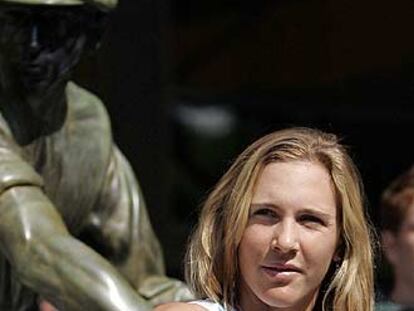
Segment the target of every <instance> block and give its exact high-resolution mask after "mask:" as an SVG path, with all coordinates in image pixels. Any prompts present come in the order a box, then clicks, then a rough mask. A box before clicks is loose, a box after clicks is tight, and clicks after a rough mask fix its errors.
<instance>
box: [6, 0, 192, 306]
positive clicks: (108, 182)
mask: <svg viewBox="0 0 414 311" xmlns="http://www.w3.org/2000/svg"><path fill="white" fill-rule="evenodd" d="M63 1H69V0H63ZM63 1H61V2H60V3H62V2H63ZM28 2H30V1H29V0H28ZM33 2H34V1H33ZM39 2H40V1H39ZM95 2H96V3H98V2H99V3H101V4H102V3H109V2H105V1H104V2H102V1H95ZM30 3H32V2H30ZM111 3H112V2H111ZM113 5H115V4H113ZM0 10H1V8H0ZM36 10H37V11H38V8H36ZM60 11H61V10H60ZM5 12H6V11H5ZM23 13H24V14H31V13H32V12H31V11H30V10H29V11H27V10H25V11H24V12H23ZM38 13H39V12H37V13H36V14H38ZM72 13H73V12H72ZM6 14H7V12H6ZM48 14H50V11H48ZM56 14H57V13H56ZM85 14H86V13H85ZM71 16H72V15H71ZM86 16H88V15H86ZM0 17H1V15H0ZM41 17H42V18H44V16H41ZM5 20H6V21H7V19H5ZM69 20H70V19H69ZM13 27H23V26H21V25H20V23H15V24H13ZM28 27H34V26H28ZM33 29H34V28H33ZM0 30H1V24H0ZM3 30H4V29H3ZM29 30H32V28H29ZM35 30H36V31H37V30H38V29H37V28H36V29H35ZM41 30H42V29H41ZM4 31H8V30H7V29H6V30H4ZM81 31H83V30H81ZM11 33H12V34H16V36H17V35H19V31H14V32H11ZM33 33H34V34H35V35H36V34H37V32H33ZM83 36H84V34H83V33H80V34H79V37H78V38H77V39H76V42H75V43H73V44H71V45H65V44H64V43H65V42H64V41H63V43H62V47H55V48H56V49H55V50H53V51H54V52H53V53H55V51H58V52H56V54H53V53H52V52H51V54H50V55H48V56H50V57H51V58H53V57H55V58H56V60H58V61H60V60H61V61H62V63H63V62H64V61H66V58H69V59H70V61H69V62H68V66H69V67H72V66H73V65H74V64H76V63H77V61H78V57H79V55H80V52H81V50H82V44H84V43H85V42H86V40H84V39H85V38H84V37H83ZM9 39H10V38H2V37H0V44H1V46H0V310H7V311H29V310H34V309H36V306H37V304H38V301H39V300H46V301H49V302H51V303H53V304H54V305H55V306H57V307H58V308H60V309H61V310H69V311H70V310H74V311H76V310H83V311H84V310H91V311H93V310H107V311H132V310H135V311H147V310H151V309H152V306H153V305H154V304H158V303H161V302H167V301H174V300H185V299H189V298H190V297H191V295H190V293H189V291H188V289H187V287H186V286H185V285H184V284H183V283H182V282H180V281H178V280H174V279H171V278H168V277H167V276H166V275H165V271H164V261H163V256H162V251H161V248H160V245H159V243H158V240H157V238H156V236H155V234H154V232H153V230H152V227H151V224H150V220H149V218H148V214H147V207H146V205H145V202H144V199H143V195H142V193H141V191H140V187H139V184H138V182H137V180H136V178H135V175H134V172H133V170H132V169H131V167H130V165H129V163H128V161H127V160H126V159H125V157H124V156H123V155H122V153H121V152H120V151H119V149H118V148H117V146H116V145H115V143H114V141H113V139H112V132H111V126H110V121H109V117H108V115H107V112H106V110H105V108H104V105H103V104H102V102H101V101H100V100H99V99H98V98H97V97H96V96H94V95H93V94H91V93H89V92H88V91H86V90H85V89H83V88H81V87H79V86H77V85H76V84H74V83H72V82H68V79H69V77H68V76H67V75H66V74H67V72H68V71H67V70H62V72H63V73H62V76H56V77H55V76H53V75H49V74H44V77H43V80H44V81H43V80H41V79H39V76H40V77H42V76H41V75H40V74H42V72H43V71H39V70H38V69H37V67H36V66H33V65H29V66H27V67H24V66H25V62H23V61H22V62H21V64H20V65H21V66H23V67H19V66H17V67H16V66H15V65H14V64H13V62H12V61H11V59H13V61H16V59H17V60H19V57H20V56H19V55H17V54H19V53H20V52H21V51H23V52H24V49H21V46H20V44H22V41H20V40H17V39H16V40H15V41H8V40H9ZM33 40H37V36H35V37H34V39H33ZM71 40H72V39H71ZM7 42H10V45H7ZM57 42H60V41H57ZM71 42H72V41H71ZM35 43H36V44H37V43H39V42H35ZM78 43H79V45H78ZM12 44H14V45H18V49H14V48H12V47H11V45H12ZM33 46H34V47H35V48H36V50H34V51H36V53H40V54H36V53H33V55H34V56H33V60H32V62H33V64H36V61H37V60H38V58H37V57H38V55H41V53H42V51H41V50H37V48H38V46H37V45H31V46H30V48H32V47H33ZM59 48H62V49H61V50H59ZM66 50H69V52H68V51H66ZM78 50H79V51H78ZM66 52H68V53H67V55H66V54H65V53H66ZM62 55H66V56H65V57H62ZM69 56H70V57H69ZM21 58H22V59H23V57H21ZM46 59H49V58H46ZM48 61H49V60H48ZM59 65H60V63H59V62H57V63H56V62H55V63H54V66H55V67H56V68H60V66H59ZM33 67H34V69H33ZM16 68H26V69H25V70H27V72H28V73H27V74H21V72H20V71H19V70H17V69H16ZM69 69H70V68H69ZM39 72H40V74H39ZM45 72H46V73H53V72H54V71H52V70H49V71H45ZM28 75H31V76H30V79H28ZM39 81H40V82H39ZM42 81H43V82H45V84H42Z"/></svg>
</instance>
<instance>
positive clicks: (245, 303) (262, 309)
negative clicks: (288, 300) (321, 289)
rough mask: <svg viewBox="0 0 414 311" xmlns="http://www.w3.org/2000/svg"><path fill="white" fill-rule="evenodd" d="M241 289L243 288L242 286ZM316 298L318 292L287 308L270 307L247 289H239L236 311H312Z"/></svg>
mask: <svg viewBox="0 0 414 311" xmlns="http://www.w3.org/2000/svg"><path fill="white" fill-rule="evenodd" d="M242 287H243V286H242ZM317 296H318V290H316V292H313V293H311V294H309V295H307V296H305V297H302V299H300V300H298V301H296V302H294V303H292V304H291V305H288V306H285V307H283V306H280V307H278V306H271V305H269V304H266V303H265V302H264V301H262V300H260V299H259V298H258V297H257V296H256V295H255V294H254V293H253V291H252V290H250V289H249V288H245V289H243V288H241V290H240V299H239V300H240V304H239V309H238V311H312V310H313V307H314V306H315V303H316V299H317Z"/></svg>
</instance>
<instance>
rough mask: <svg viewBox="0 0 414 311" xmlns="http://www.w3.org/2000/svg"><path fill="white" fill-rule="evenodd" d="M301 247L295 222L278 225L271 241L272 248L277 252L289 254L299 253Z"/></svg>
mask: <svg viewBox="0 0 414 311" xmlns="http://www.w3.org/2000/svg"><path fill="white" fill-rule="evenodd" d="M298 247H299V232H298V228H297V226H296V225H295V223H294V222H291V221H284V222H283V221H282V222H280V223H278V224H276V227H275V230H274V235H273V238H272V241H271V248H272V249H273V250H275V251H278V252H282V253H287V252H292V251H297V250H298Z"/></svg>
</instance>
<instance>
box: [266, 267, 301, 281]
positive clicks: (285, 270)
mask: <svg viewBox="0 0 414 311" xmlns="http://www.w3.org/2000/svg"><path fill="white" fill-rule="evenodd" d="M261 268H262V270H263V271H264V272H265V273H266V274H267V275H268V276H270V277H271V278H273V279H277V280H289V279H290V278H292V277H294V276H296V275H298V274H301V273H302V269H300V268H298V267H296V266H294V265H288V264H274V265H273V264H272V265H263V266H262V267H261Z"/></svg>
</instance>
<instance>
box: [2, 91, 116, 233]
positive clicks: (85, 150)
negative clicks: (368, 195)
mask: <svg viewBox="0 0 414 311" xmlns="http://www.w3.org/2000/svg"><path fill="white" fill-rule="evenodd" d="M66 95H67V100H68V112H67V117H66V120H65V123H64V124H63V126H62V127H61V128H60V129H59V130H58V131H57V132H55V133H52V134H51V135H48V136H43V137H40V138H38V139H36V140H35V141H33V142H32V143H31V144H29V145H27V146H24V147H20V146H17V144H16V145H15V146H13V149H14V150H15V152H18V153H19V156H20V157H21V158H22V160H23V161H25V162H26V163H28V164H29V165H30V166H31V167H33V168H34V169H35V171H36V172H37V173H38V174H39V175H40V176H41V177H42V179H43V187H44V191H45V193H46V195H47V196H48V197H49V199H50V200H51V201H52V202H53V203H54V205H55V207H56V208H57V209H58V210H59V212H60V214H61V215H62V217H63V219H64V221H65V223H66V225H67V227H68V229H69V230H70V231H71V232H72V233H73V234H76V233H77V232H78V231H79V230H80V228H81V227H82V224H83V223H84V222H85V221H86V220H87V217H88V215H89V213H90V211H91V210H92V208H93V206H94V203H95V201H96V200H97V198H98V196H99V191H100V189H101V186H102V182H103V179H104V174H105V171H106V166H107V165H108V161H109V157H110V150H111V143H112V142H111V132H110V124H109V120H108V117H107V114H106V112H105V109H104V108H103V105H102V103H101V102H100V100H99V99H98V98H96V97H95V96H93V95H92V94H90V93H88V92H87V91H85V90H84V89H82V88H80V87H78V86H76V85H75V84H73V83H69V84H68V87H67V92H66ZM0 123H2V124H0V127H3V128H5V127H7V124H5V121H4V118H0ZM5 132H8V134H9V135H11V133H10V131H9V130H8V131H5ZM2 139H3V140H5V139H7V140H8V144H12V143H13V137H4V135H3V136H2V135H0V140H2ZM0 161H1V158H0Z"/></svg>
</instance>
